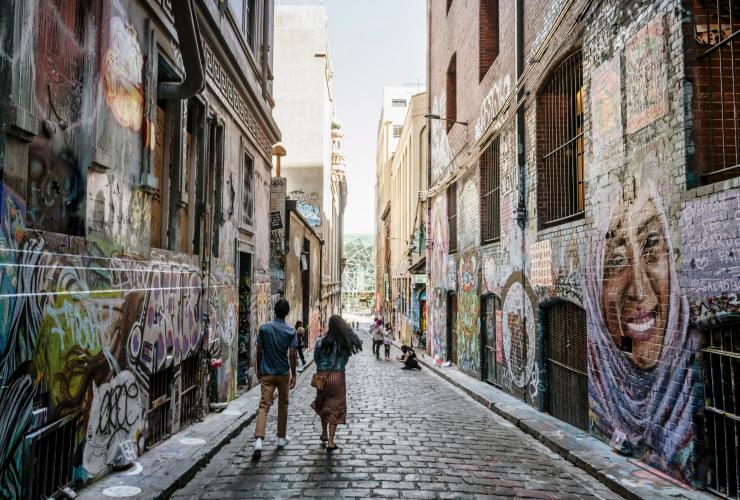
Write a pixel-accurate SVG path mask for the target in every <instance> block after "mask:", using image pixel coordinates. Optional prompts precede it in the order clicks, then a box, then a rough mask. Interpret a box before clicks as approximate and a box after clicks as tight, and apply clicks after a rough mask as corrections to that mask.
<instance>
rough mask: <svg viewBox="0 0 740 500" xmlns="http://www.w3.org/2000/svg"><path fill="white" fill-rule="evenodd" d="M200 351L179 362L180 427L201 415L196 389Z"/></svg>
mask: <svg viewBox="0 0 740 500" xmlns="http://www.w3.org/2000/svg"><path fill="white" fill-rule="evenodd" d="M200 364H201V363H200V353H198V354H195V355H193V356H190V357H189V358H186V359H184V360H182V363H181V364H180V380H181V383H182V390H181V392H180V408H181V410H180V429H182V428H184V427H187V426H188V425H190V424H192V423H193V422H195V421H196V420H198V418H199V417H200V415H201V409H202V407H203V405H202V404H200V402H201V398H200V397H199V396H200V391H199V390H198V385H199V383H198V382H199V379H200Z"/></svg>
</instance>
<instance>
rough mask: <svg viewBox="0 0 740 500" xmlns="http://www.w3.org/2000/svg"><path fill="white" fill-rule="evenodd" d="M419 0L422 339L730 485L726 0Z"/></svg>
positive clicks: (442, 356) (731, 104) (730, 159)
mask: <svg viewBox="0 0 740 500" xmlns="http://www.w3.org/2000/svg"><path fill="white" fill-rule="evenodd" d="M522 4H523V5H524V7H523V10H517V5H522ZM428 8H429V12H428V14H429V20H430V25H429V33H430V36H429V72H430V81H429V113H430V115H437V116H439V118H441V119H437V118H435V117H434V116H433V117H432V118H431V119H430V127H431V142H432V147H431V159H430V160H431V161H430V166H431V183H430V186H429V188H428V190H427V192H426V193H424V196H426V197H427V198H428V200H429V220H428V228H429V231H428V245H427V246H428V253H427V268H428V287H429V288H428V296H429V301H428V302H427V312H428V316H429V334H428V349H429V352H430V353H431V354H432V355H434V356H436V357H438V358H439V360H440V361H444V360H449V361H451V362H452V363H454V364H455V365H457V366H458V367H459V369H460V370H462V371H463V372H465V373H468V374H469V375H471V376H473V377H476V378H479V379H482V380H486V381H488V382H490V383H491V384H493V385H495V386H497V387H500V388H501V389H502V390H503V391H505V392H507V393H509V394H511V395H513V396H515V397H517V398H519V399H521V400H523V401H525V402H527V403H529V404H531V405H533V406H534V407H536V408H539V409H541V410H542V411H546V412H548V413H550V414H551V415H553V416H555V417H557V418H559V419H561V420H563V421H565V422H568V423H570V424H572V425H574V426H576V427H579V428H581V429H583V430H584V431H586V432H589V433H591V434H592V435H594V436H597V437H598V438H600V439H603V440H604V441H607V442H609V441H611V440H613V442H615V443H620V444H621V445H622V447H623V449H625V450H628V452H631V453H632V455H633V456H634V457H636V458H638V459H641V460H644V461H646V462H648V463H649V464H650V465H652V466H654V467H657V468H658V469H660V470H662V471H664V472H666V473H667V474H670V475H671V476H673V477H675V478H677V479H679V480H681V481H685V482H689V483H691V484H693V485H695V486H702V485H706V486H707V487H709V488H711V489H712V490H714V491H716V492H718V493H720V494H722V495H730V496H736V495H737V491H738V482H737V476H736V475H735V476H732V475H727V474H726V473H725V471H726V470H727V468H728V467H732V465H731V464H736V463H738V449H737V446H734V447H733V445H732V444H730V445H728V443H737V441H738V439H740V434H738V428H737V426H736V423H732V422H736V420H737V418H738V413H737V407H730V406H727V405H726V404H725V403H724V402H723V401H726V400H723V399H722V398H721V397H720V396H719V394H721V392H722V390H721V389H720V387H729V384H730V380H729V377H728V375H727V374H725V373H724V372H720V371H718V370H717V369H716V367H717V366H720V364H722V363H725V364H726V363H729V360H730V358H732V357H733V356H736V355H735V354H733V353H732V352H731V351H732V347H731V345H730V344H729V343H728V341H727V339H729V338H734V339H738V338H740V326H739V325H740V301H738V288H740V276H739V275H738V273H737V266H736V263H735V260H734V259H735V258H734V257H733V256H734V255H736V248H737V247H738V244H739V243H740V240H738V233H737V230H736V229H737V219H736V218H737V214H738V213H740V212H738V209H739V208H740V204H739V201H738V200H740V181H739V180H740V150H738V148H737V146H736V138H737V137H738V130H737V118H738V108H737V105H736V104H735V103H736V102H737V101H740V89H739V88H738V86H737V84H736V83H730V81H731V80H732V78H728V75H732V74H733V72H735V73H736V72H737V71H738V69H740V59H738V54H739V53H740V52H738V49H740V40H738V38H737V36H736V34H737V32H738V28H740V25H739V24H738V21H739V20H740V17H738V14H739V12H738V5H737V4H736V3H733V2H730V1H727V0H723V1H720V2H715V3H712V4H711V5H710V4H709V3H706V2H700V1H698V0H696V1H695V0H672V1H666V2H648V1H637V2H635V1H624V0H608V1H604V2H589V1H587V0H584V1H578V0H577V1H574V2H565V1H544V0H543V1H532V2H501V1H496V0H476V1H474V2H470V1H467V2H465V1H461V0H431V1H429V2H428ZM517 26H519V28H518V27H517ZM518 35H520V36H518ZM733 54H734V55H733ZM732 81H733V82H734V80H732ZM728 137H732V141H727V140H726V139H727V138H728ZM722 339H725V340H722ZM734 345H737V344H734ZM734 397H735V398H737V397H738V392H737V387H736V388H735V392H734ZM723 429H733V430H732V431H731V432H730V434H731V436H730V434H725V431H724V430H723ZM730 448H732V450H730Z"/></svg>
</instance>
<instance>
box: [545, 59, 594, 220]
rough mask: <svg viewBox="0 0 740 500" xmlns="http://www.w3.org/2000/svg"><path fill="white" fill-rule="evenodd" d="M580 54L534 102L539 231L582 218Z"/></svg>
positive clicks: (557, 71) (563, 65)
mask: <svg viewBox="0 0 740 500" xmlns="http://www.w3.org/2000/svg"><path fill="white" fill-rule="evenodd" d="M581 58H582V55H581V51H580V50H579V51H578V52H575V53H574V54H572V55H570V56H569V57H568V58H567V59H565V60H564V61H563V62H562V63H560V65H559V66H558V67H557V68H556V69H555V71H554V72H553V74H552V76H551V77H550V80H549V81H548V83H547V85H546V86H545V88H544V90H543V91H542V92H541V94H540V96H539V98H538V100H537V122H538V123H537V125H538V126H537V129H538V131H537V143H538V150H539V153H540V154H539V157H540V161H539V163H538V169H537V177H538V183H537V199H538V202H537V206H538V211H539V222H540V226H541V227H547V226H554V225H557V224H560V223H562V222H566V221H568V220H571V219H574V218H577V217H582V216H583V204H584V202H583V196H584V194H583V158H584V150H583V148H584V143H583V140H584V137H583V67H582V61H581Z"/></svg>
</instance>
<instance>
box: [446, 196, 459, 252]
mask: <svg viewBox="0 0 740 500" xmlns="http://www.w3.org/2000/svg"><path fill="white" fill-rule="evenodd" d="M447 225H448V227H449V233H450V235H449V241H450V248H449V252H450V253H453V252H456V251H457V182H453V183H452V184H451V185H450V186H449V187H448V188H447Z"/></svg>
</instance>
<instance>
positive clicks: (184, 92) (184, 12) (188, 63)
mask: <svg viewBox="0 0 740 500" xmlns="http://www.w3.org/2000/svg"><path fill="white" fill-rule="evenodd" d="M172 15H173V17H174V19H175V30H176V31H177V38H178V43H179V45H180V54H182V59H183V65H184V66H185V68H184V69H185V79H184V80H182V81H181V82H160V83H159V84H157V97H158V98H159V99H166V100H171V101H177V100H182V99H189V98H191V97H193V96H195V95H197V94H199V93H200V92H202V91H203V88H204V87H205V83H206V75H205V64H204V61H205V57H203V44H202V42H201V39H200V31H199V30H198V21H197V20H196V19H195V11H194V9H193V0H178V1H176V2H172Z"/></svg>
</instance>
